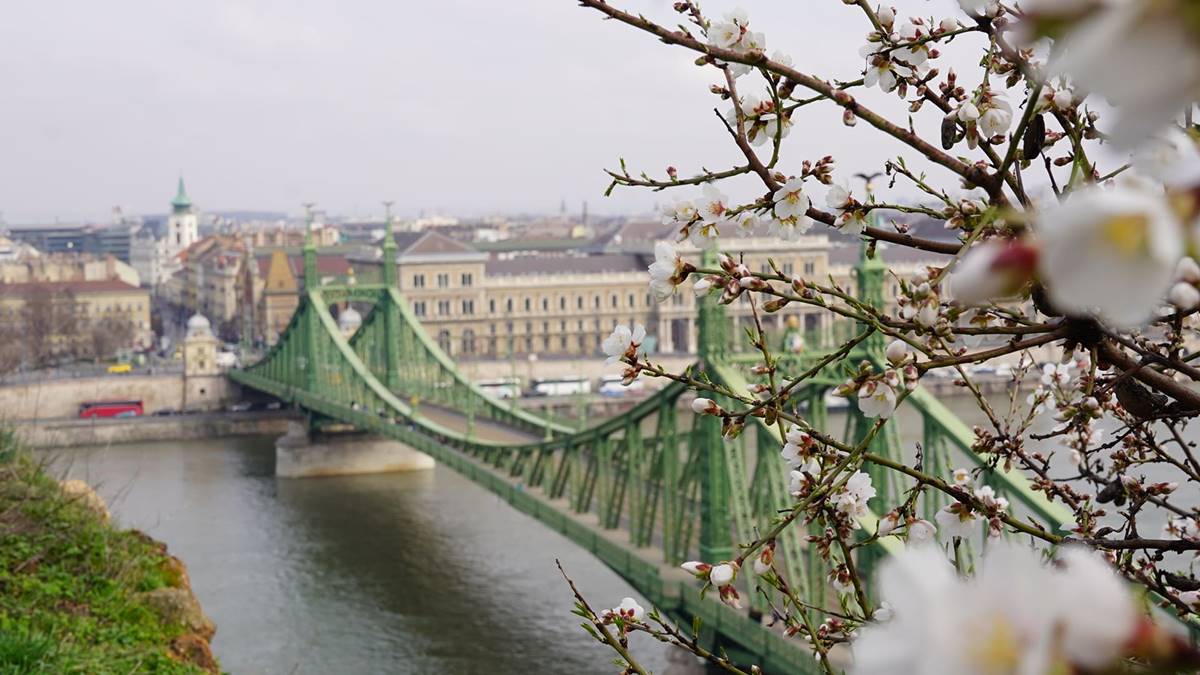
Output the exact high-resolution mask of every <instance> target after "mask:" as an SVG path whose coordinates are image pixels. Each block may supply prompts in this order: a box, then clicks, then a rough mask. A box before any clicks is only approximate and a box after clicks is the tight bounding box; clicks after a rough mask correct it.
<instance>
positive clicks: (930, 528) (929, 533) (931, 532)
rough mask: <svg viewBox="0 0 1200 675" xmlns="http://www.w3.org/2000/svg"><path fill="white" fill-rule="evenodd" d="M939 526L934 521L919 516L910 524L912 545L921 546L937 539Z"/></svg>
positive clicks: (910, 542) (910, 541)
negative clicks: (935, 525)
mask: <svg viewBox="0 0 1200 675" xmlns="http://www.w3.org/2000/svg"><path fill="white" fill-rule="evenodd" d="M936 538H937V528H936V527H934V525H933V523H931V522H929V521H928V520H925V519H923V518H919V519H917V520H914V521H912V522H911V523H909V524H908V543H909V544H910V545H912V546H920V545H922V544H928V543H930V542H933V541H936Z"/></svg>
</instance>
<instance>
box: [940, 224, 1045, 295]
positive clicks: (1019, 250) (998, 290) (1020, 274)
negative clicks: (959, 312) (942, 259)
mask: <svg viewBox="0 0 1200 675" xmlns="http://www.w3.org/2000/svg"><path fill="white" fill-rule="evenodd" d="M1036 266H1037V251H1036V250H1035V249H1033V248H1032V247H1030V246H1027V245H1026V244H1024V243H1022V242H1015V241H1014V242H1009V241H1001V240H999V239H989V240H988V241H985V242H983V243H982V244H978V245H976V246H975V247H973V248H972V249H971V250H970V251H969V252H968V253H967V255H966V256H964V257H963V259H962V261H961V262H959V264H958V265H957V266H956V267H955V268H954V271H953V272H952V273H951V274H950V276H949V278H948V280H947V285H948V287H949V290H950V295H951V296H952V297H953V298H954V300H955V301H957V302H958V303H960V304H963V305H968V306H970V305H980V304H984V303H986V302H990V301H993V300H1001V299H1004V298H1007V297H1010V296H1012V295H1015V294H1016V293H1017V292H1018V291H1020V290H1021V288H1022V287H1024V286H1025V284H1027V283H1028V282H1029V280H1030V279H1031V278H1032V276H1033V272H1034V270H1035V269H1036Z"/></svg>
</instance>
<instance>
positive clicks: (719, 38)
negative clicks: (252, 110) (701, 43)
mask: <svg viewBox="0 0 1200 675" xmlns="http://www.w3.org/2000/svg"><path fill="white" fill-rule="evenodd" d="M708 44H710V45H712V46H714V47H719V48H721V49H731V50H733V51H736V52H745V53H748V52H761V51H765V50H766V48H767V36H766V35H763V34H762V33H756V32H754V31H752V30H750V17H749V16H748V15H747V14H746V12H745V11H744V10H742V9H740V8H739V9H736V10H734V11H732V12H729V13H728V14H726V15H725V17H724V19H723V20H721V21H717V22H714V23H713V24H712V25H711V26H709V28H708ZM776 60H778V59H776ZM728 68H729V70H730V73H732V74H733V76H734V77H741V76H742V75H745V74H746V73H749V72H750V66H747V65H745V64H741V63H730V64H728Z"/></svg>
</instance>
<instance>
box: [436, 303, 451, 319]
mask: <svg viewBox="0 0 1200 675" xmlns="http://www.w3.org/2000/svg"><path fill="white" fill-rule="evenodd" d="M437 308H438V314H441V315H443V316H444V315H447V314H449V313H450V301H449V300H438V304H437Z"/></svg>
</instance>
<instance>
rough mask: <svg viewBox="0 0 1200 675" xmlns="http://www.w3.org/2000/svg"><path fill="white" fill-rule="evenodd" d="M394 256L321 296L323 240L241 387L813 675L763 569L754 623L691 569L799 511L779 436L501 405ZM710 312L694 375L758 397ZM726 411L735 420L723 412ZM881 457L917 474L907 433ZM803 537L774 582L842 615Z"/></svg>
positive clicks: (742, 647) (789, 668) (712, 642)
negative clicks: (454, 355)
mask: <svg viewBox="0 0 1200 675" xmlns="http://www.w3.org/2000/svg"><path fill="white" fill-rule="evenodd" d="M382 249H383V250H382V255H383V261H384V264H383V274H382V279H381V283H379V284H356V285H321V284H320V281H319V277H318V274H317V268H316V258H317V255H316V254H317V252H316V247H315V245H314V244H313V241H312V236H311V232H310V234H309V237H308V239H307V240H306V243H305V246H304V288H303V290H302V292H301V293H302V294H301V299H300V303H299V306H298V308H297V310H296V311H295V313H294V315H293V316H292V318H291V322H290V323H289V325H288V327H287V329H286V331H285V332H284V333H283V334H282V335H281V337H280V339H279V341H278V342H277V343H276V344H275V345H274V346H273V347H272V348H271V349H270V350H269V351H268V352H267V353H266V354H265V355H264V356H263V358H262V359H261V360H260V361H258V362H257V363H255V364H253V365H251V366H249V367H246V368H245V369H242V370H235V371H232V372H231V373H230V377H232V378H233V379H234V380H235V381H237V382H238V383H240V384H242V385H243V386H246V387H249V388H251V389H255V390H258V391H261V392H265V393H267V394H270V395H272V396H275V397H276V398H278V399H279V400H281V401H283V402H285V403H288V404H291V405H293V406H295V407H296V408H298V409H300V410H301V411H303V412H304V413H305V414H306V416H307V419H308V422H309V425H310V428H320V427H323V426H328V425H331V424H340V425H346V424H349V425H353V426H354V427H355V428H357V429H359V430H361V431H365V432H371V433H375V434H379V435H381V436H385V437H388V438H390V439H393V440H396V441H399V442H401V443H403V444H406V445H408V446H410V447H412V448H414V449H417V450H420V451H421V452H424V453H426V454H428V455H430V456H432V457H433V458H434V459H435V460H437V461H438V462H441V463H443V464H445V465H446V466H448V467H450V468H452V469H454V470H455V471H458V472H460V473H461V474H463V475H464V476H466V477H468V478H470V479H471V480H473V481H475V482H476V483H478V484H479V485H481V486H482V487H483V488H484V489H486V490H489V491H491V492H493V493H495V494H497V495H499V496H500V497H501V498H503V499H504V500H505V501H507V502H508V503H509V504H511V505H512V506H513V507H514V508H516V509H518V510H520V511H522V512H524V513H526V514H528V515H529V516H531V517H533V518H535V519H537V520H539V521H541V522H542V523H544V524H545V525H546V526H548V527H551V528H553V529H554V530H556V531H558V532H560V533H562V534H563V535H565V536H566V537H567V538H569V539H570V540H572V541H573V542H575V543H576V544H578V545H580V546H582V547H583V548H585V549H587V550H588V551H590V552H591V553H592V554H594V555H595V556H596V557H597V558H599V559H600V560H601V561H603V563H604V564H605V565H607V566H608V567H610V568H611V569H612V570H613V571H615V572H616V573H617V574H618V575H620V576H621V577H623V578H624V579H625V580H626V581H628V582H629V583H630V585H632V586H633V587H634V588H636V589H637V590H638V592H639V593H641V594H642V595H643V596H645V598H646V599H647V600H649V601H650V602H651V603H653V605H654V606H655V607H657V608H659V609H660V610H661V611H663V612H664V613H666V614H667V615H669V616H671V617H672V618H674V619H676V620H678V621H680V622H681V623H682V625H685V626H690V625H692V623H693V621H694V620H696V619H699V622H700V624H699V625H700V627H701V629H700V641H701V643H702V644H703V645H705V646H706V647H707V648H709V649H714V650H724V651H725V652H726V653H727V654H728V655H729V656H730V658H731V659H733V660H734V661H735V662H738V663H744V664H749V663H757V664H758V665H760V666H761V667H762V668H763V669H764V670H765V671H766V672H767V673H783V672H788V673H807V672H817V671H818V669H819V668H818V666H817V664H816V662H815V661H814V660H813V657H812V655H811V653H810V652H809V650H808V648H807V647H806V645H805V643H804V642H802V641H801V639H800V638H799V637H786V636H785V635H784V634H783V632H782V630H781V628H780V627H778V626H772V625H771V623H772V622H771V621H770V617H771V612H770V607H771V599H772V596H771V593H773V591H770V592H763V591H759V590H756V586H757V584H756V582H755V578H754V573H753V570H752V569H751V566H750V565H747V566H745V567H744V568H743V569H742V571H741V573H740V574H739V577H738V580H737V584H738V586H739V592H740V593H741V595H742V597H743V598H745V599H746V601H747V602H746V604H747V607H746V608H745V609H742V610H737V609H734V608H732V607H729V606H727V605H725V604H722V603H721V602H720V601H719V600H717V599H716V594H715V593H712V594H709V595H707V596H706V597H703V598H702V597H701V595H700V593H699V592H698V589H699V584H698V582H697V581H696V580H695V579H694V578H693V577H692V576H691V575H689V574H687V573H685V572H683V571H682V570H680V569H679V564H680V563H682V562H684V561H686V560H693V559H698V560H704V561H708V562H714V563H715V562H719V561H722V560H729V559H732V558H734V557H735V556H736V555H737V544H738V542H748V541H752V540H754V539H755V538H756V536H757V534H758V533H759V532H764V531H766V530H767V529H768V528H769V527H770V526H771V524H772V522H774V521H776V519H777V518H778V517H779V516H780V514H781V512H785V511H787V510H788V509H789V508H790V507H791V506H792V501H793V500H792V498H791V497H790V495H789V494H788V475H787V474H788V469H787V467H786V466H785V463H784V462H783V461H782V460H781V458H780V456H779V451H780V447H781V446H782V443H783V441H782V439H781V437H780V435H779V430H778V429H777V428H775V427H770V426H767V425H765V424H763V423H762V421H761V420H759V419H758V418H751V419H754V420H756V421H755V424H757V425H758V426H757V427H755V428H749V426H748V428H747V429H746V430H745V431H744V432H743V433H742V434H741V435H739V436H738V437H737V438H736V439H732V440H731V439H725V438H723V437H722V435H721V429H720V420H718V419H716V418H714V417H711V416H694V415H691V414H690V412H686V411H687V410H688V409H687V408H686V407H682V408H681V405H680V399H681V398H684V397H686V396H690V394H689V393H688V390H687V388H686V387H685V386H683V385H681V384H678V383H672V384H670V385H668V386H666V387H665V388H663V389H661V390H659V391H658V392H656V393H654V394H653V395H651V396H649V397H647V398H646V399H644V400H643V401H641V402H640V403H638V404H637V405H636V406H634V407H633V408H632V409H631V410H629V411H627V412H625V413H623V414H621V415H619V416H616V417H612V418H609V419H605V420H603V421H600V422H598V423H595V424H592V425H591V426H588V427H586V428H583V429H578V428H575V427H574V426H569V425H565V424H562V423H559V422H556V421H553V420H551V419H548V418H543V417H540V416H537V415H534V414H532V413H529V412H527V411H524V410H522V409H520V408H518V407H516V406H515V405H511V404H507V403H501V402H500V401H497V400H494V399H492V398H491V397H489V396H487V395H486V394H484V393H483V392H482V391H481V390H480V388H479V387H477V386H476V385H475V384H473V383H472V382H471V381H470V380H469V379H467V378H466V377H464V375H463V373H462V371H461V370H460V369H459V368H458V367H457V366H456V365H455V363H454V361H453V360H452V359H451V358H450V357H449V356H448V355H447V354H446V353H445V352H444V351H443V350H442V349H440V348H439V347H438V345H437V343H436V342H435V341H434V340H432V339H431V338H430V336H429V335H428V334H426V332H425V331H424V330H423V329H422V327H421V324H420V322H419V321H418V319H417V318H416V316H415V315H414V314H413V312H412V310H411V308H410V307H409V306H408V305H407V303H406V302H405V300H404V298H403V297H402V296H401V294H400V292H399V290H398V285H397V279H396V275H397V269H396V265H395V263H394V261H395V259H396V244H395V241H394V238H393V237H392V236H391V234H390V226H389V234H388V236H386V237H385V238H384V241H383V244H382ZM884 274H885V268H884V265H883V263H882V262H880V261H879V260H871V259H868V258H867V256H866V255H862V256H860V260H859V263H858V265H857V267H856V276H857V278H856V282H857V284H856V285H857V289H856V292H857V294H858V295H859V297H860V298H861V299H862V300H863V301H864V302H866V303H868V304H870V305H872V306H876V307H881V306H883V283H884ZM344 302H355V303H360V304H364V305H370V306H371V311H370V312H369V314H367V315H366V318H365V319H364V320H363V322H362V324H361V326H360V327H359V328H358V329H357V330H356V332H354V333H353V334H352V335H349V336H343V334H342V332H341V331H340V330H339V327H338V324H337V321H336V320H335V318H334V316H333V315H332V313H331V311H330V307H331V306H333V305H335V304H338V303H344ZM699 312H700V316H699V326H700V339H699V354H698V360H697V363H696V365H695V369H694V370H695V372H703V373H704V374H705V375H706V376H707V377H708V378H709V379H710V380H711V381H713V382H714V383H718V384H722V385H725V386H727V387H729V390H731V391H746V387H747V384H748V380H749V378H748V375H747V373H748V372H749V370H748V366H749V363H750V362H749V361H748V360H747V359H745V358H744V357H742V356H740V355H737V354H734V353H733V351H732V350H731V349H729V345H730V338H731V337H732V336H730V335H728V333H729V331H728V330H727V326H728V323H727V321H726V319H725V316H724V313H723V311H722V308H721V306H720V305H718V304H717V303H716V302H715V300H714V299H707V300H705V301H703V302H702V303H701V305H700V309H699ZM882 340H883V338H882V336H880V335H872V336H870V337H868V338H867V339H866V340H864V341H862V342H861V343H860V344H858V345H857V346H856V347H855V348H854V349H853V350H851V351H850V352H849V353H848V354H847V355H846V356H845V358H844V359H842V360H839V361H835V362H833V363H831V364H829V365H828V366H827V367H826V368H824V369H822V370H821V371H820V373H819V374H818V375H817V376H816V377H814V378H813V379H812V380H810V381H809V382H807V383H806V384H805V386H804V388H802V389H800V390H798V391H797V392H796V403H797V404H798V405H800V406H802V407H806V412H805V414H806V415H807V417H808V419H809V421H810V422H811V423H812V424H813V425H814V426H815V427H817V428H821V429H826V428H827V424H828V416H827V410H826V401H825V394H826V393H827V392H828V391H829V390H830V389H831V388H833V387H835V386H837V385H838V384H840V383H841V382H842V381H844V379H845V378H844V373H843V370H842V364H843V363H846V362H848V363H851V364H857V363H859V362H860V361H862V360H864V359H865V360H869V361H872V362H874V363H875V364H877V365H880V366H881V365H882V364H883V355H882V354H883V343H882ZM814 347H815V348H810V349H807V350H806V351H804V352H803V353H799V354H784V355H782V356H781V357H780V367H781V370H782V371H783V372H789V373H797V372H801V371H802V370H804V369H806V368H810V367H812V366H814V365H816V364H817V363H818V362H819V361H820V360H821V359H822V358H823V357H826V356H829V355H831V354H832V353H833V349H832V348H829V347H824V348H821V346H819V345H817V346H814ZM717 402H718V403H720V404H722V405H727V404H728V403H729V402H728V401H723V400H722V399H721V397H717ZM904 405H905V406H911V407H913V408H914V409H915V410H917V411H918V412H919V413H920V419H921V420H922V439H923V440H922V458H923V463H924V468H925V470H926V471H928V472H930V473H934V474H937V475H942V476H946V475H948V474H949V472H950V471H951V470H952V469H953V468H955V467H958V466H984V465H985V462H984V460H983V459H982V458H980V457H979V456H978V455H976V454H975V453H973V452H972V451H971V449H970V447H971V443H972V441H973V439H974V436H973V433H972V431H971V429H970V427H968V426H967V425H966V424H964V423H963V422H962V421H961V420H960V419H958V418H957V417H956V416H954V415H953V414H952V413H951V412H950V411H949V410H948V409H947V408H946V407H945V406H943V405H942V404H941V403H940V402H939V401H938V400H937V399H936V398H935V397H933V396H932V395H930V394H929V393H928V392H925V391H923V390H922V389H921V388H919V387H918V389H917V390H916V391H915V392H913V393H912V395H910V396H909V397H908V399H907V400H906V402H905V404H904ZM681 410H682V411H684V412H681ZM871 423H872V421H871V420H870V419H869V418H866V417H864V416H863V415H862V414H861V413H859V412H858V410H857V409H856V408H855V407H854V405H853V404H851V407H850V409H849V411H848V413H847V421H846V428H845V432H844V436H843V438H844V440H846V441H848V442H857V441H859V440H861V439H862V438H864V437H865V434H866V433H867V431H868V429H870V427H871ZM870 450H871V452H873V453H876V454H879V455H883V456H886V457H889V458H892V459H896V460H900V461H903V460H904V459H905V452H904V449H903V448H902V447H901V442H900V437H899V434H898V432H897V430H896V424H895V422H894V421H893V422H891V423H889V424H887V425H886V426H885V427H884V429H883V430H882V433H879V434H878V435H876V437H875V438H874V439H873V440H872V441H871V447H870ZM870 471H871V473H872V479H873V481H874V484H875V486H876V489H877V490H878V496H877V498H876V499H875V500H873V502H872V503H873V504H890V503H895V502H896V497H897V496H898V495H899V494H900V493H901V491H902V490H904V489H906V488H907V487H909V485H906V484H903V483H902V482H901V481H900V480H899V478H898V476H897V475H896V474H895V473H894V472H890V471H886V470H883V469H879V468H877V467H872V468H871V469H870ZM984 475H985V481H986V482H987V483H989V484H990V485H992V486H993V487H994V488H995V489H996V491H997V492H998V493H1000V494H1003V495H1004V496H1006V497H1008V498H1009V499H1010V501H1012V502H1013V503H1014V504H1015V505H1017V508H1020V509H1023V511H1024V512H1026V513H1028V514H1029V515H1032V516H1035V517H1037V518H1038V519H1040V520H1042V521H1043V522H1044V523H1046V524H1047V525H1049V526H1051V527H1054V526H1056V525H1057V524H1059V523H1062V522H1064V521H1065V520H1067V519H1068V518H1069V517H1070V513H1069V512H1067V511H1066V510H1065V509H1063V508H1062V507H1060V506H1057V505H1054V504H1051V503H1049V502H1048V501H1047V500H1046V499H1045V498H1044V497H1043V496H1042V495H1041V494H1040V493H1037V492H1035V491H1033V490H1032V489H1031V487H1030V485H1029V484H1028V482H1027V481H1026V480H1025V479H1024V478H1023V477H1022V476H1020V475H1018V474H1015V473H1011V474H1010V473H1005V472H1003V471H1001V470H992V469H988V470H987V471H986V472H985V474H984ZM922 499H923V502H924V503H923V504H921V509H922V510H923V512H924V513H925V515H926V517H929V518H931V517H932V515H933V513H935V512H936V511H937V510H938V509H940V508H941V507H942V506H944V505H945V501H944V499H945V498H944V497H941V496H938V495H929V496H926V497H922ZM876 522H877V516H876V515H875V514H874V513H871V514H868V515H867V516H865V517H864V518H863V519H862V525H863V532H874V530H875V525H876ZM807 534H808V532H807V531H806V530H805V529H804V527H803V526H793V527H789V528H787V529H786V530H785V531H784V534H783V535H782V536H781V537H780V538H779V540H778V542H777V544H778V548H777V551H776V560H777V563H776V564H777V566H779V567H781V568H782V569H783V570H784V571H785V573H786V574H787V576H788V578H789V579H790V580H793V584H794V585H798V586H799V588H798V589H797V590H798V591H799V595H800V597H804V598H806V599H807V600H810V601H812V602H814V604H821V602H822V601H824V602H825V603H826V605H827V606H830V607H836V599H835V598H834V597H833V596H832V595H831V591H830V587H829V582H828V581H827V579H826V576H825V574H826V571H827V570H826V569H825V566H826V565H825V563H824V561H822V560H821V559H820V558H819V557H818V556H817V553H816V551H815V550H811V549H810V548H809V547H807V546H806V542H805V537H806V535H807ZM902 548H903V543H902V542H900V541H899V540H898V539H897V538H895V537H885V538H882V539H880V540H878V541H877V542H876V543H874V544H872V545H870V546H866V547H862V548H860V549H857V551H856V556H857V559H856V564H857V565H858V567H859V568H860V569H861V570H864V571H865V572H867V573H868V575H869V573H870V571H871V570H873V569H874V566H875V564H876V563H877V562H878V560H879V559H881V558H882V557H883V556H886V555H890V554H893V553H895V552H897V551H898V550H900V549H902ZM868 578H869V576H868ZM795 580H799V583H798V584H796V582H795Z"/></svg>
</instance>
